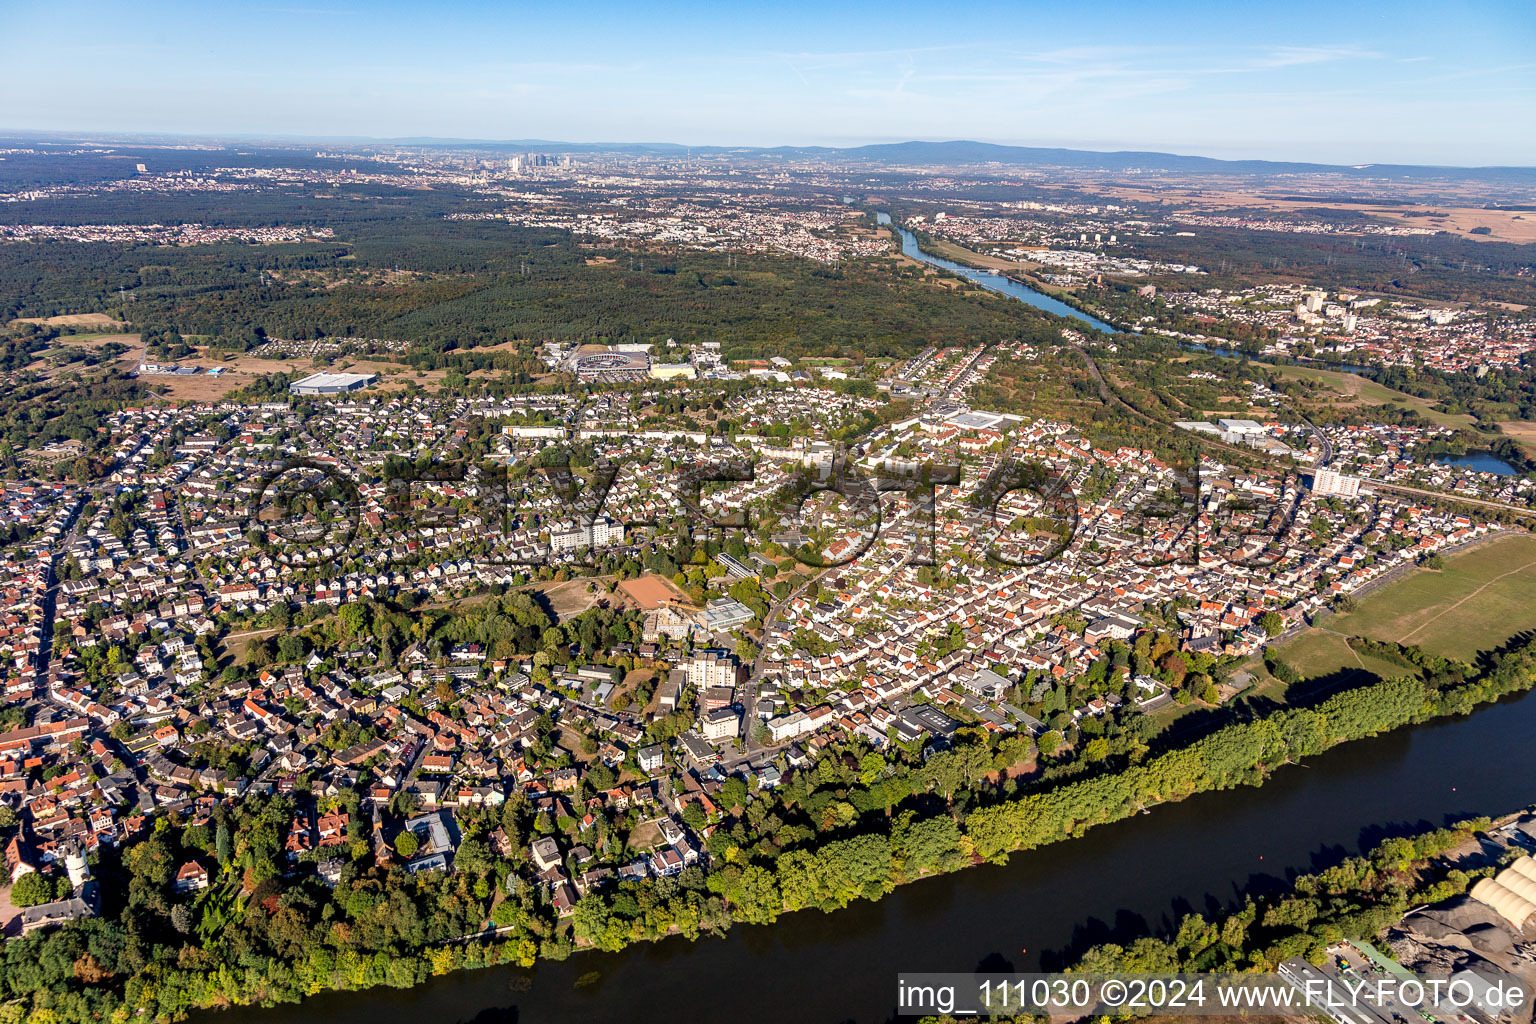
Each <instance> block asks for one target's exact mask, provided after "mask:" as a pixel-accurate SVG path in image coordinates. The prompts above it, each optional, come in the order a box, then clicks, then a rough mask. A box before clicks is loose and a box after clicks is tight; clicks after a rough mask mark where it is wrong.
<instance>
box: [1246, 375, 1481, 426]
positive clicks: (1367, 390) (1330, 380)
mask: <svg viewBox="0 0 1536 1024" xmlns="http://www.w3.org/2000/svg"><path fill="white" fill-rule="evenodd" d="M1275 369H1276V370H1278V371H1279V372H1280V373H1281V374H1282V375H1284V376H1286V377H1292V378H1295V379H1298V380H1313V381H1319V382H1321V383H1322V384H1324V385H1325V386H1327V387H1328V388H1329V389H1330V390H1332V391H1334V392H1335V393H1336V394H1337V395H1338V396H1339V399H1340V402H1339V404H1341V405H1346V406H1374V405H1400V406H1402V407H1403V408H1405V409H1412V410H1413V411H1415V412H1417V413H1419V414H1420V415H1421V416H1423V417H1424V418H1425V419H1427V420H1429V421H1430V422H1431V423H1436V424H1438V425H1440V426H1442V427H1470V426H1472V425H1473V423H1474V422H1475V421H1474V420H1473V419H1472V417H1471V416H1468V415H1466V414H1464V413H1457V414H1455V415H1451V414H1447V413H1443V412H1436V411H1435V409H1434V405H1435V403H1434V402H1431V401H1429V400H1428V399H1425V398H1415V397H1414V396H1413V395H1407V394H1404V393H1403V392H1401V391H1394V390H1392V389H1391V388H1389V387H1387V386H1385V385H1383V384H1378V383H1376V382H1375V381H1373V380H1371V379H1370V378H1368V377H1362V376H1360V375H1359V374H1357V373H1344V372H1342V371H1339V370H1321V369H1318V368H1316V367H1312V366H1276V367H1275Z"/></svg>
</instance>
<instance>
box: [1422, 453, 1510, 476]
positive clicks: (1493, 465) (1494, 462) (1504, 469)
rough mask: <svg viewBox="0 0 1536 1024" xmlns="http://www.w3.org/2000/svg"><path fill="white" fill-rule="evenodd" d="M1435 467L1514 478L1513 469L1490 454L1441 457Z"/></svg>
mask: <svg viewBox="0 0 1536 1024" xmlns="http://www.w3.org/2000/svg"><path fill="white" fill-rule="evenodd" d="M1435 465H1437V466H1455V467H1456V468H1457V469H1475V470H1477V471H1478V472H1481V473H1494V474H1497V475H1498V476H1514V475H1515V472H1516V471H1515V467H1514V466H1511V465H1510V464H1509V463H1507V462H1505V461H1504V460H1503V459H1501V458H1499V457H1498V456H1497V455H1495V454H1493V453H1492V452H1468V453H1467V454H1465V455H1442V456H1440V457H1439V458H1438V459H1436V460H1435Z"/></svg>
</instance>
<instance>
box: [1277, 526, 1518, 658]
mask: <svg viewBox="0 0 1536 1024" xmlns="http://www.w3.org/2000/svg"><path fill="white" fill-rule="evenodd" d="M1532 595H1536V536H1533V535H1531V534H1528V533H1518V534H1511V535H1509V536H1507V537H1502V538H1499V539H1496V540H1493V541H1490V542H1488V543H1487V544H1484V545H1483V546H1481V547H1478V548H1474V549H1473V550H1471V551H1468V552H1466V553H1465V554H1461V555H1457V556H1455V557H1453V558H1451V559H1449V560H1447V562H1446V567H1445V569H1444V570H1442V571H1440V572H1434V571H1430V570H1427V569H1416V570H1414V571H1413V572H1412V573H1410V574H1409V575H1408V576H1406V577H1404V578H1403V579H1401V580H1398V581H1397V582H1395V583H1391V584H1389V585H1388V586H1385V587H1383V588H1382V589H1381V590H1378V591H1376V592H1375V593H1374V594H1371V595H1369V596H1368V597H1365V598H1363V599H1361V601H1360V603H1359V607H1358V608H1357V609H1356V610H1355V611H1353V612H1350V613H1349V614H1347V615H1338V616H1335V617H1333V618H1331V619H1329V620H1328V621H1327V630H1320V629H1309V630H1307V631H1306V632H1304V633H1302V634H1301V635H1300V636H1298V637H1297V638H1296V639H1294V640H1292V641H1290V642H1289V643H1287V644H1285V645H1284V646H1283V647H1282V648H1281V649H1280V655H1281V657H1283V658H1284V659H1285V660H1286V661H1287V662H1289V663H1291V664H1292V665H1294V666H1295V667H1296V668H1297V669H1298V670H1299V671H1301V672H1302V673H1303V674H1305V675H1307V676H1314V677H1315V676H1319V675H1326V674H1328V673H1329V672H1332V671H1337V670H1339V669H1353V668H1364V669H1366V670H1367V671H1371V672H1375V673H1376V674H1377V675H1398V674H1401V673H1402V671H1403V669H1402V668H1401V666H1398V665H1393V664H1392V663H1390V662H1378V661H1377V660H1376V659H1372V658H1369V657H1364V658H1362V657H1361V656H1359V655H1357V654H1356V653H1355V652H1354V651H1352V650H1350V648H1349V647H1348V646H1347V645H1346V644H1345V643H1344V639H1343V636H1339V635H1335V634H1344V635H1348V636H1354V635H1360V636H1368V637H1371V638H1372V639H1376V640H1390V641H1394V642H1397V643H1403V644H1417V645H1418V646H1420V647H1422V648H1424V649H1425V650H1426V651H1430V652H1431V653H1434V654H1440V655H1445V656H1447V657H1452V658H1458V659H1461V660H1464V661H1472V660H1475V659H1476V657H1477V654H1478V652H1480V651H1486V650H1491V649H1493V648H1496V647H1498V646H1500V645H1501V644H1503V643H1504V642H1505V641H1507V640H1508V639H1509V638H1510V637H1512V636H1514V635H1515V634H1517V633H1520V632H1523V631H1525V630H1529V629H1536V598H1533V596H1532Z"/></svg>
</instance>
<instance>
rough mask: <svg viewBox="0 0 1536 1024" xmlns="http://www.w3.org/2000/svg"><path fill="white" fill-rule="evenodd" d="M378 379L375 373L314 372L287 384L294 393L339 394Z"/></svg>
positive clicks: (354, 389) (363, 386) (362, 386)
mask: <svg viewBox="0 0 1536 1024" xmlns="http://www.w3.org/2000/svg"><path fill="white" fill-rule="evenodd" d="M378 379H379V375H378V374H376V373H315V374H311V375H310V376H308V377H305V378H304V379H303V380H301V381H295V382H294V383H293V384H291V385H289V387H288V391H289V392H290V393H291V394H295V395H340V394H344V393H345V392H348V391H359V390H361V389H362V388H365V387H367V386H368V385H370V384H372V383H373V382H374V381H376V380H378Z"/></svg>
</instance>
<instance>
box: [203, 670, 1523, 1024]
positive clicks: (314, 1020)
mask: <svg viewBox="0 0 1536 1024" xmlns="http://www.w3.org/2000/svg"><path fill="white" fill-rule="evenodd" d="M1533 738H1536V693H1530V694H1524V695H1521V696H1518V697H1512V698H1510V699H1507V700H1505V701H1503V702H1501V703H1499V704H1496V705H1492V706H1489V707H1485V708H1483V709H1481V710H1479V711H1477V712H1475V713H1474V714H1472V715H1470V716H1468V717H1465V718H1459V719H1452V720H1446V721H1441V722H1435V723H1431V724H1428V725H1423V726H1419V727H1417V728H1413V729H1406V730H1399V731H1397V732H1393V733H1389V734H1387V735H1385V736H1380V737H1376V738H1374V739H1367V740H1360V741H1357V742H1355V743H1350V744H1346V745H1344V746H1342V747H1338V748H1335V749H1334V750H1331V751H1329V752H1328V753H1326V754H1324V755H1322V756H1320V757H1317V758H1314V759H1312V760H1311V761H1310V762H1308V763H1307V764H1306V765H1305V766H1297V765H1292V766H1287V767H1285V768H1281V769H1280V770H1279V771H1278V772H1277V773H1276V774H1275V776H1274V777H1273V778H1272V779H1271V780H1270V781H1269V782H1268V783H1267V784H1266V785H1264V786H1263V787H1261V788H1257V789H1254V788H1245V789H1235V790H1226V791H1223V792H1216V793H1204V794H1201V795H1199V796H1196V797H1192V798H1190V799H1189V800H1185V801H1183V802H1182V803H1177V804H1169V805H1165V806H1160V807H1156V808H1153V809H1152V810H1151V812H1150V813H1147V814H1143V815H1138V816H1136V817H1133V818H1130V819H1128V820H1126V821H1121V822H1117V823H1115V824H1113V825H1106V826H1103V827H1101V828H1096V829H1092V830H1090V831H1089V832H1088V834H1087V836H1086V837H1085V838H1082V839H1077V840H1072V841H1068V842H1064V843H1057V844H1055V845H1053V846H1048V847H1044V848H1042V849H1039V850H1034V851H1031V852H1029V853H1024V854H1018V855H1015V856H1014V857H1013V858H1012V859H1011V860H1010V861H1009V863H1008V864H1007V865H1005V866H1002V867H997V866H991V865H988V866H984V867H977V868H970V869H967V870H964V871H960V872H957V873H955V874H951V875H945V876H943V877H940V878H933V879H928V880H925V881H922V882H919V883H917V884H914V885H909V886H904V887H902V888H900V889H898V890H896V892H894V893H892V894H891V895H890V896H888V897H886V898H885V899H884V900H882V901H880V902H878V903H868V902H860V903H856V904H854V905H853V906H852V907H850V908H848V909H847V910H843V911H839V912H837V913H834V914H822V913H821V912H819V911H804V912H801V913H798V914H791V915H789V916H787V917H784V918H781V919H780V920H779V922H778V923H777V924H774V925H766V926H759V927H748V926H737V927H735V928H733V929H732V930H731V931H730V933H729V934H728V935H727V937H726V938H724V939H701V940H699V941H698V942H696V943H689V942H688V941H687V940H685V939H681V938H675V939H669V940H667V941H664V942H659V943H652V944H642V945H639V946H635V947H631V948H630V949H629V950H627V951H625V952H623V953H618V954H601V953H581V954H578V955H576V956H574V957H572V958H571V959H570V960H567V961H565V962H562V963H545V964H541V965H540V966H538V967H537V968H536V969H534V970H532V971H524V970H518V969H514V968H491V969H487V970H481V971H466V972H460V973H457V974H451V975H447V976H444V977H441V978H435V979H433V980H431V981H430V982H428V983H427V984H425V985H422V986H420V987H418V988H415V989H410V990H407V991H398V990H393V989H370V990H367V991H362V992H338V993H328V994H324V995H320V996H316V997H314V998H313V999H310V1000H307V1001H306V1002H304V1003H302V1004H300V1005H298V1006H288V1007H277V1008H273V1009H257V1008H246V1009H240V1010H235V1011H231V1012H220V1013H207V1014H202V1015H200V1016H198V1017H197V1018H195V1020H197V1021H198V1022H199V1024H422V1022H432V1024H453V1022H470V1021H473V1022H475V1024H489V1022H508V1024H511V1022H518V1024H556V1022H560V1024H564V1022H572V1021H593V1022H608V1021H613V1022H622V1024H644V1022H651V1021H654V1022H657V1024H663V1022H665V1024H675V1022H676V1021H677V1020H679V1019H691V1020H703V1021H730V1022H732V1024H786V1022H794V1024H800V1022H804V1024H880V1022H885V1021H888V1020H890V1019H891V1017H892V1014H893V1012H894V1007H895V979H896V976H897V972H900V971H907V972H912V971H972V970H975V969H977V968H978V967H983V966H984V968H985V969H987V970H1020V971H1023V970H1036V969H1040V968H1042V967H1044V968H1046V969H1051V968H1055V967H1059V966H1060V965H1061V963H1062V961H1063V959H1064V958H1066V957H1069V956H1075V954H1076V953H1078V952H1080V951H1081V949H1082V948H1083V947H1084V946H1085V945H1086V944H1091V943H1093V942H1100V941H1106V940H1110V939H1113V938H1116V937H1118V936H1122V935H1124V934H1126V933H1127V932H1131V931H1135V930H1137V929H1142V928H1145V927H1146V926H1147V925H1150V926H1152V927H1153V928H1154V929H1171V928H1172V927H1173V926H1174V925H1175V924H1176V922H1177V921H1178V919H1179V917H1181V916H1182V915H1183V914H1184V913H1187V912H1189V911H1191V910H1194V911H1200V912H1204V913H1207V914H1208V916H1209V914H1211V913H1214V912H1217V911H1219V910H1220V909H1222V908H1224V907H1230V906H1233V905H1235V904H1240V903H1241V900H1240V898H1239V894H1240V893H1242V892H1244V891H1245V890H1249V889H1264V888H1273V887H1275V886H1278V885H1280V884H1281V883H1282V880H1283V879H1285V878H1286V877H1287V875H1289V874H1291V873H1294V872H1296V871H1308V870H1315V869H1318V868H1321V867H1325V866H1328V865H1330V864H1333V863H1336V862H1338V861H1339V860H1340V859H1342V858H1344V857H1346V856H1350V855H1352V854H1355V853H1358V852H1360V851H1361V850H1362V849H1364V848H1369V847H1370V846H1373V845H1375V844H1376V843H1377V842H1378V841H1380V839H1382V838H1383V837H1384V836H1386V835H1388V834H1395V833H1401V832H1405V831H1410V830H1416V829H1419V828H1421V827H1425V826H1438V825H1441V824H1444V823H1445V822H1446V821H1447V820H1448V819H1451V818H1456V817H1464V816H1467V815H1473V814H1497V813H1501V812H1505V811H1510V810H1514V809H1517V808H1520V807H1523V806H1527V805H1530V804H1532V803H1536V777H1533V774H1532V767H1533V751H1536V747H1533V744H1532V740H1533ZM1025 949H1027V950H1028V952H1027V953H1026V952H1023V951H1024V950H1025ZM578 979H584V980H583V984H581V985H578V984H577V981H578Z"/></svg>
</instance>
